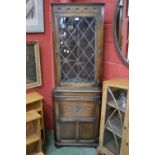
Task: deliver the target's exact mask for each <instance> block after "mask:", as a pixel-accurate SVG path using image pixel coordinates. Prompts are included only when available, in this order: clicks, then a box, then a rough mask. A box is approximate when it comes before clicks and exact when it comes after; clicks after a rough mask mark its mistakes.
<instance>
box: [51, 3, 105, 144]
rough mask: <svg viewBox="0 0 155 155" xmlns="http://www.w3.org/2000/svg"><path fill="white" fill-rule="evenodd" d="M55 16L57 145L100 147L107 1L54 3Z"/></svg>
mask: <svg viewBox="0 0 155 155" xmlns="http://www.w3.org/2000/svg"><path fill="white" fill-rule="evenodd" d="M52 15H53V22H52V23H53V36H54V61H55V88H54V89H53V91H52V97H53V109H54V117H55V119H54V120H55V141H56V145H59V146H63V145H73V146H97V144H98V131H99V128H98V127H99V115H100V101H101V88H100V87H101V75H102V74H101V73H102V68H101V62H102V49H103V15H104V4H103V3H100V4H99V3H97V4H96V3H65V4H59V3H54V4H52ZM70 39H71V41H70ZM66 51H67V52H68V55H67V54H66V53H65V52H66ZM89 54H90V55H89ZM70 57H72V59H70ZM70 62H72V63H73V64H72V63H70ZM88 64H89V65H88ZM76 65H77V66H76ZM87 65H88V66H87ZM64 66H65V67H66V66H69V67H68V68H67V67H66V68H65V67H64ZM75 66H76V67H77V68H76V67H75ZM63 67H64V68H65V69H64V68H63ZM73 67H75V68H76V69H77V70H76V69H75V68H73ZM80 67H81V68H80ZM70 72H72V75H70V76H69V74H70ZM81 73H82V74H81Z"/></svg>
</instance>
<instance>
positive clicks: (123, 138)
mask: <svg viewBox="0 0 155 155" xmlns="http://www.w3.org/2000/svg"><path fill="white" fill-rule="evenodd" d="M103 98H104V100H103V101H102V109H101V121H100V135H99V146H98V148H97V152H98V154H99V155H128V154H129V133H128V132H129V102H128V79H126V78H120V79H113V80H108V81H105V82H104V83H103Z"/></svg>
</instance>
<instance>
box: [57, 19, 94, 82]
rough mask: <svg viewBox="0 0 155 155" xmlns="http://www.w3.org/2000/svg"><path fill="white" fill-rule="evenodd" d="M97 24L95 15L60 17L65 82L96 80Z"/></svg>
mask: <svg viewBox="0 0 155 155" xmlns="http://www.w3.org/2000/svg"><path fill="white" fill-rule="evenodd" d="M95 26H96V19H95V17H60V18H59V39H60V60H61V63H60V64H61V81H62V82H63V83H81V82H84V83H87V82H88V83H89V82H92V81H94V77H95V76H94V73H95V72H94V69H95V39H96V38H95V37H96V32H95Z"/></svg>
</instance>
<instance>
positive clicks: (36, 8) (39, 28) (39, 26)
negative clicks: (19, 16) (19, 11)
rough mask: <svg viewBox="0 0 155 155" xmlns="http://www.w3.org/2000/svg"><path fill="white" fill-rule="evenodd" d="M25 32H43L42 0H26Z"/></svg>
mask: <svg viewBox="0 0 155 155" xmlns="http://www.w3.org/2000/svg"><path fill="white" fill-rule="evenodd" d="M26 32H27V33H40V32H44V17H43V0H26Z"/></svg>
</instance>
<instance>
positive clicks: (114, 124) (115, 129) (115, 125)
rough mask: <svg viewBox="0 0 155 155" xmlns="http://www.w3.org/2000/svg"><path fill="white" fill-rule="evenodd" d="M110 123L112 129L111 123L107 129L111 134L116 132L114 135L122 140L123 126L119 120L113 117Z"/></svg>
mask: <svg viewBox="0 0 155 155" xmlns="http://www.w3.org/2000/svg"><path fill="white" fill-rule="evenodd" d="M110 123H111V126H112V129H111V127H110V124H109V123H107V126H106V129H107V130H109V131H110V132H114V134H115V135H117V136H118V137H119V138H122V126H121V123H120V120H119V118H118V117H113V118H112V119H111V120H110Z"/></svg>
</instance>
